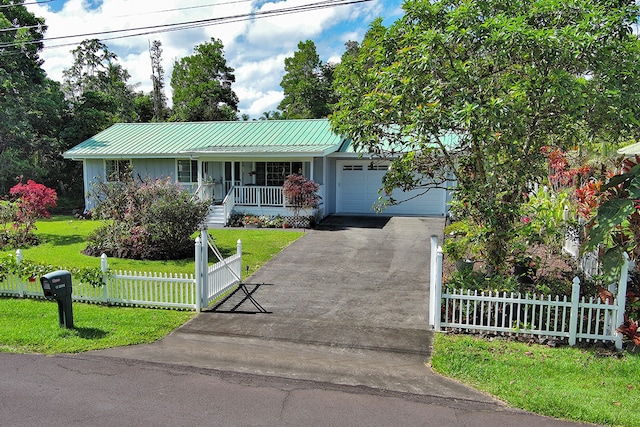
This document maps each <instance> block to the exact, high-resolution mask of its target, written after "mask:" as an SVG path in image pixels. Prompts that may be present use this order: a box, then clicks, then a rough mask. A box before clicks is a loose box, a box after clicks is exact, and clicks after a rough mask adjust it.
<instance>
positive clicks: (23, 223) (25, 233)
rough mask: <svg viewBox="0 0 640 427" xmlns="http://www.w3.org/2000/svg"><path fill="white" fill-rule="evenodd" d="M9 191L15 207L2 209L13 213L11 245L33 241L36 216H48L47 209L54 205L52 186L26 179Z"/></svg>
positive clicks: (54, 198) (55, 198) (54, 195)
mask: <svg viewBox="0 0 640 427" xmlns="http://www.w3.org/2000/svg"><path fill="white" fill-rule="evenodd" d="M9 193H10V194H11V195H12V196H13V197H14V198H15V208H7V209H6V210H4V212H5V217H6V214H7V213H13V214H15V216H14V217H13V222H14V226H13V228H14V229H13V235H12V236H11V243H12V244H13V245H16V246H18V245H24V244H30V243H33V242H34V235H33V230H34V229H35V227H36V220H37V219H38V218H49V217H50V216H51V215H50V213H49V209H51V208H53V207H55V206H56V202H57V200H58V196H57V194H56V192H55V190H53V189H52V188H48V187H46V186H44V185H42V184H38V183H37V182H34V181H32V180H28V181H27V183H26V184H23V183H22V182H19V183H18V184H16V185H14V186H13V187H11V190H9Z"/></svg>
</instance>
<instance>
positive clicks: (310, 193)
mask: <svg viewBox="0 0 640 427" xmlns="http://www.w3.org/2000/svg"><path fill="white" fill-rule="evenodd" d="M318 190H320V186H319V185H318V184H317V183H316V182H315V181H313V180H310V179H307V178H305V177H304V176H302V175H299V174H291V175H289V176H287V179H286V180H285V182H284V184H283V185H282V194H283V195H284V197H285V200H286V203H287V208H288V209H291V210H292V211H293V222H294V224H298V223H299V216H300V210H302V209H315V208H317V207H318V206H319V204H320V195H318Z"/></svg>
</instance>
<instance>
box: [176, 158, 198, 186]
mask: <svg viewBox="0 0 640 427" xmlns="http://www.w3.org/2000/svg"><path fill="white" fill-rule="evenodd" d="M178 182H198V161H197V160H178Z"/></svg>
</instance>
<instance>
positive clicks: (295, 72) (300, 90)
mask: <svg viewBox="0 0 640 427" xmlns="http://www.w3.org/2000/svg"><path fill="white" fill-rule="evenodd" d="M333 70H334V65H333V64H330V63H326V64H323V63H322V61H320V57H319V56H318V54H317V52H316V45H315V43H313V41H311V40H307V41H305V42H300V43H298V50H297V51H296V52H295V53H294V54H293V57H290V58H285V60H284V71H285V74H284V76H283V77H282V81H281V82H280V86H281V87H282V89H283V91H284V98H283V99H282V101H280V104H279V105H278V109H279V110H281V111H282V117H283V118H285V119H318V118H323V117H327V116H328V115H329V113H331V104H333V103H334V102H335V93H334V91H333V89H332V88H331V85H332V83H333ZM267 119H269V117H267Z"/></svg>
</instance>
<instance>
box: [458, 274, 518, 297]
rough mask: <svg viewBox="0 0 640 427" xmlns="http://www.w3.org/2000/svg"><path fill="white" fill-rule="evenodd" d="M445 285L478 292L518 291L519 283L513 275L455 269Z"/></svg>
mask: <svg viewBox="0 0 640 427" xmlns="http://www.w3.org/2000/svg"><path fill="white" fill-rule="evenodd" d="M446 286H447V287H449V288H451V289H461V290H464V291H466V290H470V291H478V292H482V291H484V292H488V291H492V292H518V291H520V290H521V289H520V287H521V284H520V283H519V282H518V280H517V279H516V278H515V277H513V276H505V275H495V276H487V275H486V274H483V273H482V272H479V271H473V270H471V271H469V270H462V271H455V272H453V273H451V275H450V276H449V279H448V280H447V283H446Z"/></svg>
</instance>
